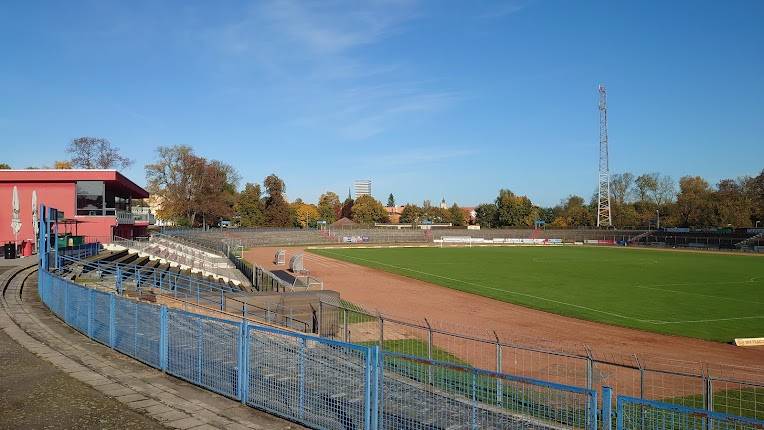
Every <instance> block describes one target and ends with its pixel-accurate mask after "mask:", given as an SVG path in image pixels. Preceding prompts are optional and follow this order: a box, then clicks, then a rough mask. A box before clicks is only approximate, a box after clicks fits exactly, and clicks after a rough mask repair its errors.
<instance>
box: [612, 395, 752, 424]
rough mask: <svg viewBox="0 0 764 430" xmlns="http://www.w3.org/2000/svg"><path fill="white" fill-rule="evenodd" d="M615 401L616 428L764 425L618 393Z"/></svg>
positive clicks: (744, 418)
mask: <svg viewBox="0 0 764 430" xmlns="http://www.w3.org/2000/svg"><path fill="white" fill-rule="evenodd" d="M616 403H617V409H616V417H617V421H616V423H617V424H616V429H617V430H643V429H655V430H691V429H699V430H700V429H702V430H761V429H764V420H763V419H757V418H749V417H741V416H736V415H730V414H725V413H721V412H710V411H707V410H703V409H697V408H689V407H686V406H681V405H674V404H669V403H661V402H656V401H653V400H645V399H638V398H634V397H627V396H618V399H617V402H616ZM606 420H607V421H606ZM603 422H608V423H611V422H612V417H609V416H607V415H603Z"/></svg>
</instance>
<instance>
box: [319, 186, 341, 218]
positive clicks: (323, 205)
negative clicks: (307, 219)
mask: <svg viewBox="0 0 764 430" xmlns="http://www.w3.org/2000/svg"><path fill="white" fill-rule="evenodd" d="M341 210H342V204H340V198H339V196H338V195H337V194H335V193H333V192H331V191H327V192H325V193H324V194H321V197H319V198H318V216H319V219H322V220H324V221H326V222H327V223H328V224H331V223H333V222H334V221H337V215H339V214H340V212H341Z"/></svg>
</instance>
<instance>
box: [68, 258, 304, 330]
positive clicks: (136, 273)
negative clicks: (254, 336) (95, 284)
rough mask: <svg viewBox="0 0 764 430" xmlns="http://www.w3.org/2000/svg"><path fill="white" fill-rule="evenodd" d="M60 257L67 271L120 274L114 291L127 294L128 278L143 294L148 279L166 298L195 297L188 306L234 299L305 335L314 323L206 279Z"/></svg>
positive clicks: (220, 305)
mask: <svg viewBox="0 0 764 430" xmlns="http://www.w3.org/2000/svg"><path fill="white" fill-rule="evenodd" d="M59 258H60V260H61V261H65V262H68V263H69V264H68V265H66V266H64V267H67V268H68V267H70V266H71V265H73V264H79V265H80V266H81V267H86V268H89V269H91V270H92V271H100V273H101V275H104V274H105V275H113V276H118V275H119V276H120V279H119V281H120V282H119V283H117V282H115V286H114V288H115V290H117V291H119V292H122V291H124V289H121V287H120V286H121V282H123V281H124V280H126V279H130V278H132V279H134V280H135V282H136V290H137V291H138V292H141V291H142V290H143V288H144V287H143V286H142V282H141V281H143V280H145V279H148V280H151V281H150V282H151V285H152V288H158V289H159V291H160V292H161V293H163V296H165V297H174V296H175V295H177V294H178V293H180V294H182V295H184V296H185V297H186V298H188V297H191V298H193V297H195V300H196V303H194V302H188V303H191V304H195V305H197V306H203V305H201V302H202V301H204V302H207V303H211V304H215V305H216V306H215V309H216V310H221V309H223V308H225V306H226V301H227V300H231V301H234V302H238V303H242V304H244V305H246V306H248V307H252V308H255V309H261V310H263V311H266V312H268V313H271V314H273V315H274V316H275V317H276V318H278V319H284V321H285V322H286V323H287V324H288V323H289V322H295V323H298V324H299V325H301V326H302V327H304V331H306V332H307V331H308V328H309V327H310V326H311V323H309V322H307V321H303V320H301V319H299V318H295V317H293V316H292V315H288V314H286V313H284V312H283V311H282V312H279V310H273V309H268V308H263V307H260V306H257V305H253V304H251V303H246V302H243V301H241V300H239V299H238V298H236V297H232V296H228V295H226V293H241V291H239V290H234V289H232V288H231V287H222V286H221V285H220V284H218V283H213V282H210V281H207V280H206V279H203V278H199V277H193V276H188V275H183V274H180V273H170V272H167V271H158V270H157V269H156V268H148V267H144V266H138V265H136V264H132V263H127V264H126V263H117V262H112V261H95V262H85V261H82V260H78V259H76V258H72V257H67V256H60V257H59ZM58 272H59V274H60V273H62V272H63V270H62V269H61V268H60V269H59V270H58ZM148 273H151V274H148ZM144 274H145V276H144ZM157 274H158V276H157ZM165 280H166V281H165ZM202 292H204V293H211V294H212V295H214V297H219V298H220V300H219V301H215V300H211V299H209V298H208V297H206V295H202V294H201V293H202ZM176 298H177V297H176ZM221 311H222V310H221Z"/></svg>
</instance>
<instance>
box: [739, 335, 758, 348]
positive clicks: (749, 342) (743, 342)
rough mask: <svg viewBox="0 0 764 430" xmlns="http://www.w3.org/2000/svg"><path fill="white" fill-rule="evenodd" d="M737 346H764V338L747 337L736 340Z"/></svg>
mask: <svg viewBox="0 0 764 430" xmlns="http://www.w3.org/2000/svg"><path fill="white" fill-rule="evenodd" d="M735 345H737V346H764V337H745V338H741V339H735Z"/></svg>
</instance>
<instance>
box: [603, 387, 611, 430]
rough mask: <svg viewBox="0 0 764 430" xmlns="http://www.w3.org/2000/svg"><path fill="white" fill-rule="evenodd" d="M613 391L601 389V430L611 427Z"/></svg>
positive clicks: (607, 388)
mask: <svg viewBox="0 0 764 430" xmlns="http://www.w3.org/2000/svg"><path fill="white" fill-rule="evenodd" d="M612 402H613V389H612V388H610V387H602V430H610V429H611V428H612V427H613V404H612Z"/></svg>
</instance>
